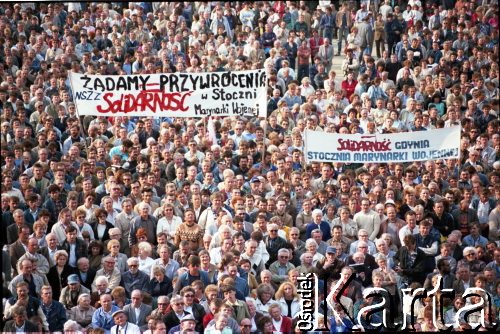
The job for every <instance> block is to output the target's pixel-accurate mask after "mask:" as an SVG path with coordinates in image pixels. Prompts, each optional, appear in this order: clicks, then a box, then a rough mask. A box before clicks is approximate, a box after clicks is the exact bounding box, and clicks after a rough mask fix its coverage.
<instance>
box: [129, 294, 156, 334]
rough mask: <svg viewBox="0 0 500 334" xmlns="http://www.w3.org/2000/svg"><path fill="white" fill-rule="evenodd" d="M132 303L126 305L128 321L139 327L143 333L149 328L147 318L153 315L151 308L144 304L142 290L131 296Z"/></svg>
mask: <svg viewBox="0 0 500 334" xmlns="http://www.w3.org/2000/svg"><path fill="white" fill-rule="evenodd" d="M130 296H131V299H132V303H130V304H128V305H125V306H124V307H123V311H124V312H125V314H127V318H128V321H129V322H131V323H133V324H135V325H137V326H139V328H140V329H141V331H145V330H146V329H147V328H148V321H147V317H148V316H149V315H150V314H151V311H152V309H151V306H149V305H146V304H144V303H143V302H142V299H143V294H142V291H141V290H138V289H136V290H134V291H132V293H131V294H130Z"/></svg>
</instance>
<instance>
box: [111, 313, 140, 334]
mask: <svg viewBox="0 0 500 334" xmlns="http://www.w3.org/2000/svg"><path fill="white" fill-rule="evenodd" d="M112 317H113V320H114V322H115V324H116V325H114V326H113V327H111V330H110V333H111V334H115V333H116V334H141V330H140V329H139V326H137V325H134V324H133V323H131V322H128V321H127V320H128V319H127V313H125V311H123V310H118V311H115V312H114V313H113V315H112Z"/></svg>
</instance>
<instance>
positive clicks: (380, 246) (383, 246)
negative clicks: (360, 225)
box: [373, 233, 396, 269]
mask: <svg viewBox="0 0 500 334" xmlns="http://www.w3.org/2000/svg"><path fill="white" fill-rule="evenodd" d="M384 234H385V233H384ZM375 246H376V247H377V253H375V254H374V255H373V257H374V258H376V257H377V256H378V255H383V256H385V257H386V258H387V266H388V267H389V268H391V269H393V268H394V266H395V263H394V259H393V257H394V255H396V252H395V251H394V250H392V249H390V247H389V245H388V244H387V241H385V240H384V239H383V238H380V239H377V240H375Z"/></svg>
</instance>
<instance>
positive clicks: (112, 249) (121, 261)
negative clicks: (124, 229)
mask: <svg viewBox="0 0 500 334" xmlns="http://www.w3.org/2000/svg"><path fill="white" fill-rule="evenodd" d="M107 249H108V252H109V255H110V256H112V257H113V258H114V259H115V261H116V267H117V268H118V270H120V273H122V274H123V273H124V272H126V271H127V270H128V266H127V255H125V254H123V253H120V242H119V241H118V240H114V239H112V240H109V242H108V245H107Z"/></svg>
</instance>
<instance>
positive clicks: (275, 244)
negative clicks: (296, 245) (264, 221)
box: [264, 224, 287, 266]
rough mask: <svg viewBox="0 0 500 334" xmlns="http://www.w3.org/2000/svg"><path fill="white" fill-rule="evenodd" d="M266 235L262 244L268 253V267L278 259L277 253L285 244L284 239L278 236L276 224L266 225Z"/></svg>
mask: <svg viewBox="0 0 500 334" xmlns="http://www.w3.org/2000/svg"><path fill="white" fill-rule="evenodd" d="M267 233H268V235H267V236H266V237H265V238H264V243H265V244H266V249H267V252H268V253H269V260H268V261H267V263H266V265H267V266H270V265H271V264H272V263H274V262H275V261H276V260H277V259H278V251H279V250H280V249H281V248H285V247H286V245H287V242H286V240H285V239H283V238H282V237H280V236H278V225H276V224H268V225H267Z"/></svg>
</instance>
